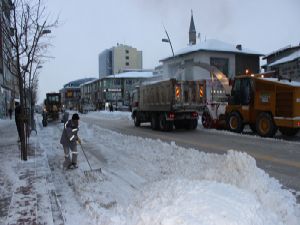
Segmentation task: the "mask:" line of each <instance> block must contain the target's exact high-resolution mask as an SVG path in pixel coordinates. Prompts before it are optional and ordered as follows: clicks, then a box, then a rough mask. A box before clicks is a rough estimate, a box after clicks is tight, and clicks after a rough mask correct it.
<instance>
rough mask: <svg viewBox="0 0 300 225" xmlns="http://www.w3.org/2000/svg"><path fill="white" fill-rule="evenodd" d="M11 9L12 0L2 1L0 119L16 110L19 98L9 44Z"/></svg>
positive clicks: (0, 11)
mask: <svg viewBox="0 0 300 225" xmlns="http://www.w3.org/2000/svg"><path fill="white" fill-rule="evenodd" d="M11 9H12V2H11V0H0V118H1V117H3V116H5V115H6V114H7V111H8V109H9V108H14V99H15V98H19V94H18V93H19V91H18V83H17V78H16V76H15V73H14V72H13V64H12V63H13V61H12V52H11V51H12V48H11V44H10V42H9V35H10V27H11V26H10V23H11V22H10V14H11Z"/></svg>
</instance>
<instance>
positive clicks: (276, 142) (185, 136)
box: [81, 117, 300, 202]
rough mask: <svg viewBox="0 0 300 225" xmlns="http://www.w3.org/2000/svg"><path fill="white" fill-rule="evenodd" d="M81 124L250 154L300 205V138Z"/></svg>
mask: <svg viewBox="0 0 300 225" xmlns="http://www.w3.org/2000/svg"><path fill="white" fill-rule="evenodd" d="M81 120H82V121H84V122H86V123H88V124H94V125H99V126H101V127H103V128H106V129H110V130H113V131H116V132H119V133H122V134H126V135H134V136H140V137H145V138H153V139H160V140H162V141H166V142H171V141H173V142H175V143H176V144H177V145H179V146H183V147H187V148H194V149H197V150H200V151H204V152H207V153H218V154H223V153H226V152H227V151H228V150H230V149H233V150H238V151H242V152H247V153H248V154H249V155H251V156H252V157H254V158H255V159H256V161H257V166H258V167H259V168H262V169H264V170H265V171H266V172H267V173H268V174H269V175H270V176H272V177H275V178H276V179H278V180H279V181H280V182H281V183H282V184H283V186H284V188H287V189H292V190H294V191H295V192H297V193H298V196H297V199H298V202H300V195H299V194H300V137H299V136H296V137H294V138H289V139H287V138H284V137H282V136H280V134H277V136H276V137H275V138H261V137H257V136H255V135H253V134H251V132H250V131H249V132H247V131H246V132H245V133H243V134H234V133H231V132H228V131H219V130H208V129H204V128H202V127H201V126H199V127H198V128H197V129H196V130H193V131H190V130H174V131H172V132H161V131H153V130H152V129H151V128H150V124H145V125H142V126H141V127H134V126H133V122H132V121H129V120H101V119H90V118H84V117H81Z"/></svg>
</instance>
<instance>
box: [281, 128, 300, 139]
mask: <svg viewBox="0 0 300 225" xmlns="http://www.w3.org/2000/svg"><path fill="white" fill-rule="evenodd" d="M279 131H280V132H281V133H282V134H283V135H285V136H289V137H292V136H295V135H296V134H297V133H298V131H299V128H288V127H279Z"/></svg>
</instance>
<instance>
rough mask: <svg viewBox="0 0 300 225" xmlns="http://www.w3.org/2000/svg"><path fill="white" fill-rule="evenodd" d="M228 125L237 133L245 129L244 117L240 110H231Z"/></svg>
mask: <svg viewBox="0 0 300 225" xmlns="http://www.w3.org/2000/svg"><path fill="white" fill-rule="evenodd" d="M226 123H227V127H228V129H229V130H230V131H232V132H235V133H242V132H243V130H244V124H243V119H242V117H241V116H240V114H239V113H238V112H231V113H230V114H229V116H228V118H227V122H226Z"/></svg>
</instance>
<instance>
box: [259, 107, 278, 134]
mask: <svg viewBox="0 0 300 225" xmlns="http://www.w3.org/2000/svg"><path fill="white" fill-rule="evenodd" d="M256 130H257V133H258V134H259V135H260V136H261V137H273V136H274V135H275V133H276V131H277V127H276V125H275V123H274V121H273V118H272V116H271V114H269V113H266V112H262V113H260V114H259V116H258V117H257V119H256Z"/></svg>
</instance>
